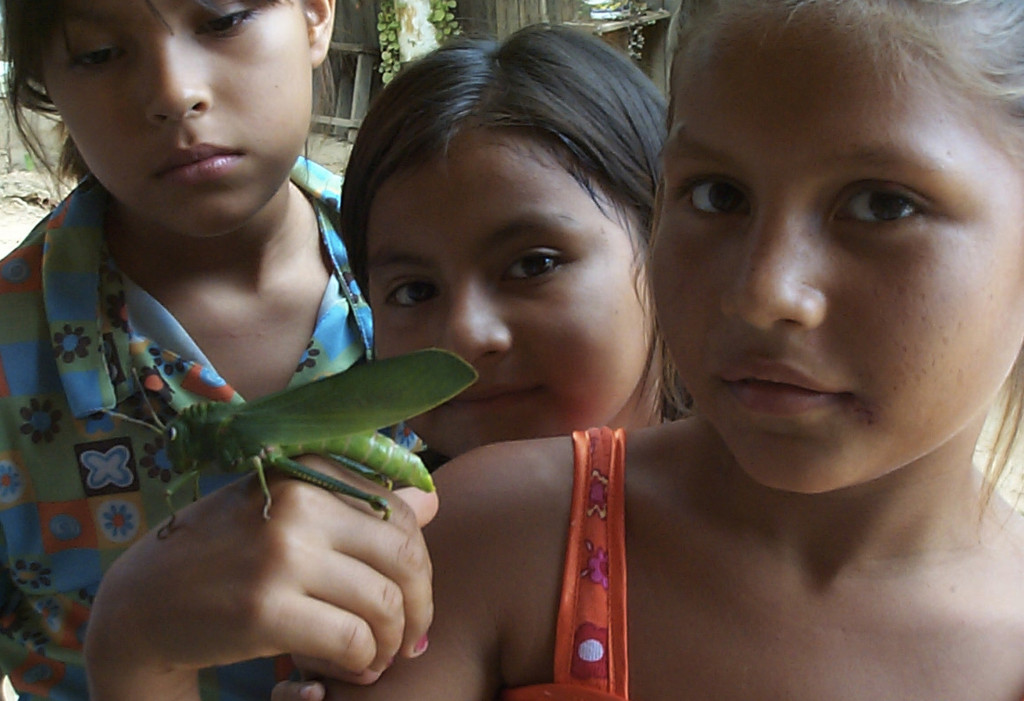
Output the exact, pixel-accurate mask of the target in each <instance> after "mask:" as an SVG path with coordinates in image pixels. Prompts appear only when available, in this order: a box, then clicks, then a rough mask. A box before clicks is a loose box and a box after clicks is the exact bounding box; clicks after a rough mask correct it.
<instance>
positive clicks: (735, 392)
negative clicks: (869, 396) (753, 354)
mask: <svg viewBox="0 0 1024 701" xmlns="http://www.w3.org/2000/svg"><path fill="white" fill-rule="evenodd" d="M719 376H720V378H721V379H722V380H723V381H724V382H725V384H726V386H727V387H728V389H729V391H730V393H731V394H732V396H733V397H734V398H736V399H737V400H738V401H739V403H740V404H741V405H742V406H743V407H745V408H746V409H748V410H749V411H751V412H754V413H757V414H767V415H774V416H795V415H799V414H806V413H809V412H812V411H817V410H820V409H823V408H826V407H829V406H834V405H836V404H837V403H842V402H845V401H847V400H848V399H849V398H850V397H851V396H852V395H850V393H848V392H845V391H841V390H839V389H837V388H835V387H833V386H831V385H830V384H829V383H828V382H826V381H823V380H820V379H817V378H816V377H815V376H814V375H813V374H811V373H808V372H805V371H804V370H802V369H800V368H798V367H796V366H794V365H791V364H788V363H786V362H780V361H774V360H764V359H751V360H745V361H741V362H737V363H734V364H730V365H727V366H726V367H725V368H724V369H723V370H722V371H721V372H720V373H719Z"/></svg>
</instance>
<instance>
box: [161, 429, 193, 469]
mask: <svg viewBox="0 0 1024 701" xmlns="http://www.w3.org/2000/svg"><path fill="white" fill-rule="evenodd" d="M165 435H166V440H167V459H168V460H170V461H171V464H172V465H174V468H175V470H176V471H178V472H189V471H191V470H195V469H196V468H197V467H198V464H197V463H198V461H197V460H196V458H195V455H194V454H190V451H189V449H188V446H189V444H190V439H191V430H190V429H189V425H188V422H187V421H172V422H171V424H170V425H169V426H168V427H167V433H166V434H165Z"/></svg>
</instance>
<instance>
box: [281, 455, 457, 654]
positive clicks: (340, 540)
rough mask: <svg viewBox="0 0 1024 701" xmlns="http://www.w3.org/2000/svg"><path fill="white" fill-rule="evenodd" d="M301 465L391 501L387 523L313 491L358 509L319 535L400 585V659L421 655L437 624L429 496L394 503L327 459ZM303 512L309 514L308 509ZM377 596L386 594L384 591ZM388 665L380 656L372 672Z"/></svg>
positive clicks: (342, 513)
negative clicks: (425, 522) (425, 529)
mask: <svg viewBox="0 0 1024 701" xmlns="http://www.w3.org/2000/svg"><path fill="white" fill-rule="evenodd" d="M303 461H304V462H307V464H310V465H311V466H313V467H314V469H322V470H323V471H325V472H328V473H330V474H334V475H335V476H338V477H339V478H342V479H345V480H346V481H347V482H349V483H355V484H357V485H358V486H359V487H360V488H361V489H366V490H367V491H371V492H374V493H377V494H382V495H388V496H389V497H390V499H389V504H390V506H391V517H390V519H389V520H387V521H384V520H382V519H381V518H380V516H379V515H378V514H376V513H374V512H372V511H370V510H369V509H368V508H367V507H366V506H365V504H363V503H361V502H353V500H350V499H348V498H346V497H342V498H340V499H338V497H337V495H331V494H330V493H328V492H327V491H326V490H314V491H315V492H316V493H317V494H319V495H321V496H324V497H329V498H331V499H333V500H334V503H335V504H336V505H337V504H339V502H344V503H345V504H346V505H349V506H355V507H356V508H348V509H341V510H335V514H336V515H334V516H331V517H328V518H326V519H323V520H321V521H320V522H319V528H318V530H319V532H320V533H321V534H322V535H324V536H325V537H327V538H329V543H330V547H331V548H332V549H334V550H335V551H338V552H342V553H345V554H347V555H349V556H351V557H352V558H355V559H357V560H360V561H362V562H364V563H365V564H366V565H368V566H370V567H371V568H373V569H375V570H376V571H377V572H379V573H381V574H382V575H384V576H385V577H386V578H388V579H390V580H391V581H393V582H394V583H395V584H397V585H398V587H399V589H400V590H401V593H402V601H403V604H404V624H405V631H404V636H403V637H402V642H401V654H403V655H405V656H409V657H413V656H417V655H419V654H421V653H422V652H423V651H424V650H425V641H426V635H427V630H428V628H429V627H430V623H431V621H432V620H433V612H434V606H433V591H432V588H431V569H430V558H429V553H428V552H427V548H426V543H425V542H424V540H423V535H422V532H421V531H420V527H419V523H418V519H419V518H421V517H422V518H426V517H428V516H431V517H432V513H431V512H432V511H433V509H432V507H431V501H432V498H431V495H425V496H426V497H427V498H426V499H423V500H422V501H418V498H417V497H413V496H412V494H413V493H414V492H417V491H418V490H415V489H413V490H406V491H404V492H403V494H402V497H403V498H396V497H395V496H394V495H391V494H390V493H389V492H388V491H387V490H385V489H383V488H382V487H381V486H380V485H377V484H373V483H371V482H369V481H368V480H363V479H361V478H358V477H355V476H352V475H351V474H348V473H347V471H346V470H343V469H342V468H339V467H337V466H336V465H334V464H333V463H332V462H331V461H329V460H326V459H324V458H320V457H318V456H304V457H303ZM277 487H278V489H283V490H285V491H286V492H287V493H299V492H303V493H304V494H306V498H311V497H310V495H309V490H301V489H299V488H297V487H294V486H293V487H289V485H281V484H279V485H277ZM406 494H408V495H409V497H410V499H411V501H413V502H414V504H416V505H417V511H418V512H419V514H421V516H418V515H417V511H414V509H413V507H412V506H410V505H409V503H407V502H406V500H405V498H404V497H405V495H406ZM283 496H284V495H282V496H281V497H279V496H278V495H277V493H276V492H275V497H274V499H275V508H287V507H286V506H285V505H284V504H281V503H280V502H281V501H282V500H283ZM436 504H437V502H436V500H433V505H434V507H436ZM299 508H302V509H303V510H305V506H303V507H299ZM335 586H337V584H335ZM375 591H378V592H383V590H381V589H377V590H375ZM325 595H326V594H325ZM332 600H333V599H332ZM372 624H373V625H374V626H375V627H376V629H379V630H381V631H384V632H387V631H389V630H390V629H389V628H387V627H386V626H387V624H386V623H385V622H384V621H383V620H382V619H380V618H374V619H373V621H372ZM383 639H384V641H385V643H386V646H387V647H388V648H390V642H391V638H390V637H388V636H387V635H385V636H384V638H383ZM386 661H387V660H385V659H382V657H381V656H377V658H376V659H375V661H374V667H375V668H376V669H380V668H381V667H380V665H382V664H385V663H386ZM350 669H358V668H352V667H350Z"/></svg>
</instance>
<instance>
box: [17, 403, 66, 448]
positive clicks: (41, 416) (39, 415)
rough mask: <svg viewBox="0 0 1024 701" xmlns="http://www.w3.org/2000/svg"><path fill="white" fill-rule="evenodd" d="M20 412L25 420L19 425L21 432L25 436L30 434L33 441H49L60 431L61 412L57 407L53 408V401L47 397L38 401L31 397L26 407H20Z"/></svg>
mask: <svg viewBox="0 0 1024 701" xmlns="http://www.w3.org/2000/svg"><path fill="white" fill-rule="evenodd" d="M20 414H21V418H22V419H23V420H24V421H25V423H23V424H22V425H21V432H22V433H23V434H24V435H26V436H32V442H33V443H39V442H46V443H51V442H53V437H54V436H55V435H56V434H57V433H59V432H60V419H61V416H63V414H62V413H61V412H60V410H59V409H54V408H53V403H52V402H51V401H50V400H49V399H46V400H44V401H42V402H40V401H39V400H38V399H36V398H35V397H33V398H32V399H30V400H29V404H28V406H27V407H22V408H21V410H20Z"/></svg>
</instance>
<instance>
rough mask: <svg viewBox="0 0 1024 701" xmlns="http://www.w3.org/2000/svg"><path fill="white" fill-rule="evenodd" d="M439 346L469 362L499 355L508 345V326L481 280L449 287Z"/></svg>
mask: <svg viewBox="0 0 1024 701" xmlns="http://www.w3.org/2000/svg"><path fill="white" fill-rule="evenodd" d="M445 322H446V323H445V327H444V331H443V333H442V338H441V347H442V348H444V349H446V350H450V351H452V352H453V353H456V354H457V355H460V356H461V357H462V358H463V359H465V360H466V361H467V362H469V363H470V364H472V365H476V364H477V363H478V362H481V361H486V359H487V358H489V357H490V358H497V357H500V356H501V355H502V354H503V353H504V352H506V351H507V350H508V349H509V348H510V347H511V345H512V330H511V328H510V326H509V324H508V323H507V320H506V319H505V315H504V313H503V310H502V307H501V305H500V304H499V303H498V301H497V300H495V299H494V298H493V296H492V294H491V293H490V292H489V291H488V290H487V289H486V286H485V285H483V284H482V283H475V282H470V283H466V284H463V285H461V286H460V287H459V288H457V289H454V290H452V291H451V294H450V297H449V304H448V312H447V319H446V320H445Z"/></svg>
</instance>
